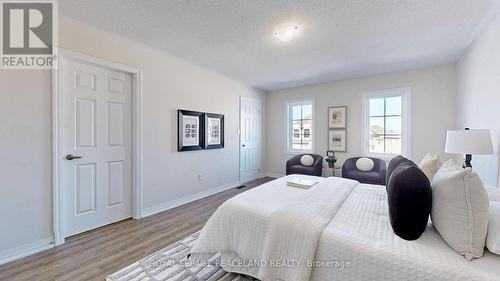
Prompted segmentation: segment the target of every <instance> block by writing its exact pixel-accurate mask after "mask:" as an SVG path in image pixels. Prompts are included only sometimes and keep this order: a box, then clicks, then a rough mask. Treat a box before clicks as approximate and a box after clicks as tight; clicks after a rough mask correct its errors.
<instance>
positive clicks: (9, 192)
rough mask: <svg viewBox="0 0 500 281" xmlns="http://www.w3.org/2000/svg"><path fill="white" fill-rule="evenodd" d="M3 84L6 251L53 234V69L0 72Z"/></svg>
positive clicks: (0, 175)
mask: <svg viewBox="0 0 500 281" xmlns="http://www.w3.org/2000/svg"><path fill="white" fill-rule="evenodd" d="M0 85H1V86H0V120H1V125H0V159H1V161H0V214H2V220H1V223H0V252H2V250H5V249H9V248H13V247H15V246H19V245H22V244H27V243H30V242H35V241H39V240H42V239H44V238H47V237H50V236H52V234H51V232H52V221H51V218H52V209H51V204H52V203H51V202H52V201H51V200H52V199H51V198H52V192H51V189H50V188H51V177H52V174H51V173H52V169H51V165H52V163H51V161H52V160H51V159H52V143H51V139H50V135H51V120H52V119H51V115H50V110H51V102H52V101H51V99H50V96H51V94H52V92H51V91H52V84H51V73H50V71H47V70H37V71H22V72H21V71H18V70H2V71H0ZM0 259H1V255H0Z"/></svg>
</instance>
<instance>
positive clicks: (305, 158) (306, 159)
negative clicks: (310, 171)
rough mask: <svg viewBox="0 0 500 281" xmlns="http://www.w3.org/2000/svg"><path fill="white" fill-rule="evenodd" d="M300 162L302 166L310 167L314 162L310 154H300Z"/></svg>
mask: <svg viewBox="0 0 500 281" xmlns="http://www.w3.org/2000/svg"><path fill="white" fill-rule="evenodd" d="M300 164H302V166H306V167H311V166H312V165H313V164H314V158H313V157H312V156H311V155H307V154H306V155H302V157H300Z"/></svg>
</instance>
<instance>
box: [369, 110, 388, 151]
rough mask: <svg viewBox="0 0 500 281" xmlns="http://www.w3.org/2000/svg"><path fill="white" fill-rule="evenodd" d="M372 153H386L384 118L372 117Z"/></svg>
mask: <svg viewBox="0 0 500 281" xmlns="http://www.w3.org/2000/svg"><path fill="white" fill-rule="evenodd" d="M369 133H370V136H369V142H370V144H369V145H370V152H373V153H384V146H385V143H384V117H370V132H369Z"/></svg>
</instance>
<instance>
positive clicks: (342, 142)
mask: <svg viewBox="0 0 500 281" xmlns="http://www.w3.org/2000/svg"><path fill="white" fill-rule="evenodd" d="M346 135H347V133H346V130H345V129H343V130H329V131H328V150H331V151H339V152H345V151H346V150H347V149H346Z"/></svg>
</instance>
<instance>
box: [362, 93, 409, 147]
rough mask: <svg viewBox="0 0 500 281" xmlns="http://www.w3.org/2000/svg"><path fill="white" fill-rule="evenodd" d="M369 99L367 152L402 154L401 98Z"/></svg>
mask: <svg viewBox="0 0 500 281" xmlns="http://www.w3.org/2000/svg"><path fill="white" fill-rule="evenodd" d="M368 99H369V106H368V108H369V116H368V122H369V152H370V153H387V154H401V153H402V141H401V131H402V124H403V123H402V105H403V103H402V100H403V99H402V96H390V97H373V98H368Z"/></svg>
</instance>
